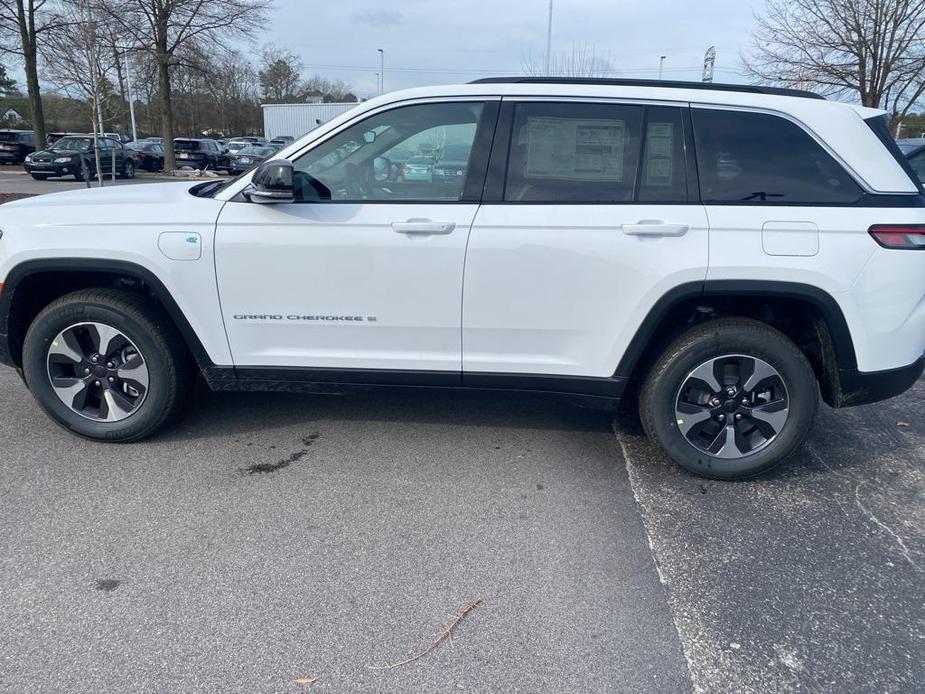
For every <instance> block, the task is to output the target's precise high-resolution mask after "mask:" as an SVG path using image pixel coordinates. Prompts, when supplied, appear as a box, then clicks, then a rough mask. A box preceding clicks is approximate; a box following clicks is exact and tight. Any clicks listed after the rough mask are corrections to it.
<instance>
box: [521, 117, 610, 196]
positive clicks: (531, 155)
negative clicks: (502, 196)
mask: <svg viewBox="0 0 925 694" xmlns="http://www.w3.org/2000/svg"><path fill="white" fill-rule="evenodd" d="M526 131H527V143H526V144H527V162H526V171H525V175H526V177H527V178H555V179H559V180H569V181H608V182H618V183H619V182H622V181H623V152H624V148H625V145H626V121H625V120H603V119H601V120H597V119H594V120H592V119H588V120H580V119H576V118H549V117H531V118H528V119H527V127H526Z"/></svg>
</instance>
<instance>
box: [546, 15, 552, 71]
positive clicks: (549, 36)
mask: <svg viewBox="0 0 925 694" xmlns="http://www.w3.org/2000/svg"><path fill="white" fill-rule="evenodd" d="M551 53H552V0H549V19H548V20H547V22H546V76H547V77H549V60H550V57H551V56H550V54H551Z"/></svg>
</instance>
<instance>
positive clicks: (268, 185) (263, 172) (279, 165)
mask: <svg viewBox="0 0 925 694" xmlns="http://www.w3.org/2000/svg"><path fill="white" fill-rule="evenodd" d="M292 176H293V168H292V162H291V161H288V160H286V159H277V160H274V161H267V162H264V163H263V164H261V165H260V166H258V167H257V170H256V171H254V175H253V177H252V178H251V186H252V188H251V190H250V191H248V194H247V198H248V200H250V201H251V202H259V203H264V204H267V203H271V204H272V203H278V202H292V201H293V200H295V186H294V185H293V182H292Z"/></svg>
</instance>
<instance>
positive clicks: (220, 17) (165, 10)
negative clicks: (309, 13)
mask: <svg viewBox="0 0 925 694" xmlns="http://www.w3.org/2000/svg"><path fill="white" fill-rule="evenodd" d="M95 2H96V5H97V7H98V9H99V10H100V11H102V12H105V13H106V15H107V16H108V17H109V18H110V20H111V21H113V22H115V23H116V24H117V25H119V26H120V28H121V30H122V32H124V34H125V35H126V36H127V37H130V38H131V40H132V42H133V43H134V45H135V48H136V49H137V50H139V51H146V52H148V53H150V54H151V55H152V56H153V57H154V60H155V63H156V64H157V78H158V102H159V103H158V105H159V109H160V115H161V129H162V135H163V137H164V160H165V162H164V166H165V168H166V169H167V170H172V169H173V168H174V151H173V134H174V123H173V103H172V96H173V94H172V90H171V72H172V69H173V67H174V66H175V65H176V61H177V56H178V53H180V52H181V50H182V49H184V48H187V47H189V46H191V45H195V44H199V45H202V44H206V45H210V46H215V47H216V49H219V47H220V46H222V45H227V44H228V42H229V40H231V39H234V38H249V37H250V36H251V35H252V29H253V27H259V26H260V25H261V24H262V21H263V18H264V15H265V14H266V12H267V11H268V10H269V8H270V7H271V5H272V3H271V0H95Z"/></svg>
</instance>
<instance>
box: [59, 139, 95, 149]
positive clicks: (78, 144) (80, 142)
mask: <svg viewBox="0 0 925 694" xmlns="http://www.w3.org/2000/svg"><path fill="white" fill-rule="evenodd" d="M92 148H93V138H92V137H62V138H61V139H60V140H58V141H57V142H55V144H53V145H52V146H51V147H50V148H49V149H50V150H51V151H52V152H62V151H64V150H70V151H72V152H86V151H88V150H90V149H92Z"/></svg>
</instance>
